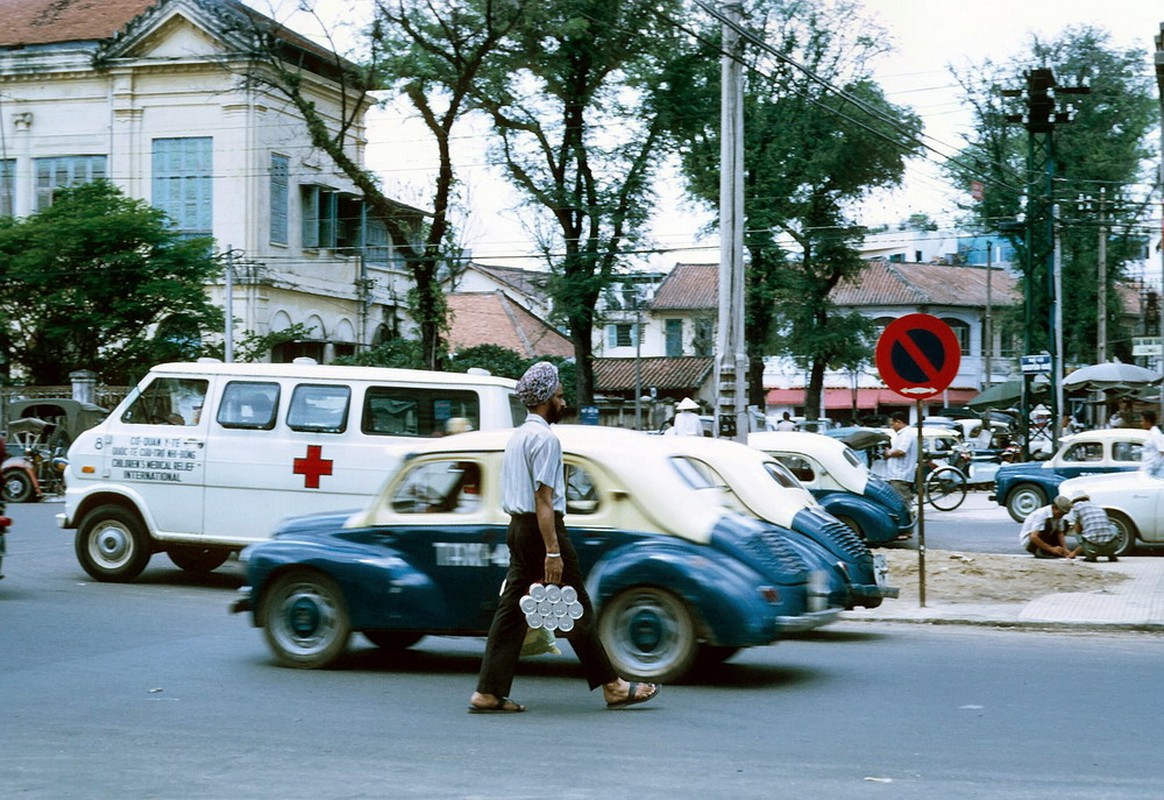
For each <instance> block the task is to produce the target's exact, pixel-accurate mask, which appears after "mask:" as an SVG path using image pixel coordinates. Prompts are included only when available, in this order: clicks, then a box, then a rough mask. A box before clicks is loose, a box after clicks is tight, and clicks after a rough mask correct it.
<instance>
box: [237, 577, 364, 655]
mask: <svg viewBox="0 0 1164 800" xmlns="http://www.w3.org/2000/svg"><path fill="white" fill-rule="evenodd" d="M259 624H260V625H262V626H263V635H264V636H266V638H267V644H268V645H270V647H271V650H272V652H274V654H275V656H276V657H277V658H278V659H279V661H281V662H282V663H283V664H285V665H286V666H288V667H298V668H300V669H318V668H320V667H326V666H327V665H329V664H330V663H331V662H333V661H335V660H336V659H337V658H339V656H340V655H341V654H342V653H343V652H344V650H345V649H346V648H347V646H348V639H349V638H351V635H352V621H351V616H350V615H349V614H348V608H347V603H346V602H344V596H343V593H342V592H341V591H340V588H339V586H337V585H336V582H335V581H333V580H332V579H331V578H329V577H327V576H326V575H323V574H322V573H319V572H315V571H313V570H306V569H301V570H295V571H294V572H288V573H285V574H283V575H280V576H279V577H278V578H275V580H274V582H273V583H272V585H271V587H270V588H269V589H268V590H267V591H266V592H264V593H263V600H262V603H261V605H260V607H259Z"/></svg>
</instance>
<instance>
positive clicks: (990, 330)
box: [983, 241, 994, 389]
mask: <svg viewBox="0 0 1164 800" xmlns="http://www.w3.org/2000/svg"><path fill="white" fill-rule="evenodd" d="M993 262H994V242H990V241H988V242H987V243H986V320H985V322H986V336H985V337H984V339H985V343H986V348H985V350H986V353H985V362H986V363H985V364H984V365H983V366H985V368H986V369H985V372H986V386H984V387H983V388H984V389H989V388H990V385H991V384H992V383H993V380H992V379H993V376H994V372H993V366H992V365H991V363H990V356H991V354H992V353H993V352H994V325H993V320H992V318H991V314H992V309H991V304H990V300H991V298H990V277H991V275H992V273H993V272H994V263H993Z"/></svg>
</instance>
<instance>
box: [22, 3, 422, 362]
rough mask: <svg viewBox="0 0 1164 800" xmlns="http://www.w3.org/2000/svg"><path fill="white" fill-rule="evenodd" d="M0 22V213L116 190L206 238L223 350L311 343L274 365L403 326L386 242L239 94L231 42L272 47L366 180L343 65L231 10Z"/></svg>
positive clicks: (122, 7) (42, 6)
mask: <svg viewBox="0 0 1164 800" xmlns="http://www.w3.org/2000/svg"><path fill="white" fill-rule="evenodd" d="M0 18H2V19H3V20H4V26H3V27H2V28H0V132H2V135H0V213H5V214H11V215H17V216H22V215H27V214H31V213H33V212H35V211H37V210H38V209H41V208H44V207H45V206H46V205H47V204H50V203H51V202H52V196H53V192H54V191H55V190H57V189H59V188H61V187H66V186H71V185H74V184H77V183H81V182H85V181H90V180H95V179H107V180H110V181H112V182H113V183H114V184H116V185H117V186H118V187H120V188H121V189H122V190H123V191H124V192H126V194H128V195H129V196H132V197H136V198H140V199H143V200H146V201H148V202H150V203H151V204H152V205H154V206H155V207H157V208H160V209H162V210H163V211H165V212H166V213H167V214H168V215H169V217H170V218H171V220H172V221H173V223H174V225H175V226H176V228H177V229H178V231H180V232H181V233H182V234H183V235H188V236H212V237H213V238H214V240H215V242H216V247H217V249H218V251H219V252H220V253H221V254H222V262H223V276H222V278H221V280H219V281H217V282H216V283H214V284H213V285H211V286H208V287H207V291H208V292H209V294H210V296H211V298H212V300H214V301H215V302H216V303H219V304H221V305H222V306H223V307H224V308H226V309H228V310H229V312H230V314H231V316H232V317H233V318H234V327H233V331H232V333H233V336H234V337H235V338H238V337H242V336H244V335H246V334H247V333H248V332H251V333H255V334H266V333H271V332H277V331H280V330H285V329H287V328H289V327H291V326H293V325H296V324H300V325H303V326H304V327H305V328H306V329H307V331H308V332H307V333H306V335H305V336H303V337H302V338H301V340H299V341H294V342H289V343H288V344H286V345H283V346H281V347H280V348H278V349H277V350H276V351H275V352H273V353H272V358H273V359H274V360H290V359H291V358H294V357H296V356H301V355H306V356H311V357H314V358H316V359H318V360H321V361H330V360H332V359H333V358H334V357H336V356H337V355H342V354H345V353H350V352H353V351H354V350H356V349H357V348H358V347H361V346H363V345H370V344H374V343H376V342H377V341H379V340H381V339H383V338H387V337H391V336H393V335H396V334H397V333H399V332H400V329H401V327H402V326H405V325H406V324H407V323H406V320H405V317H404V312H403V305H404V302H403V298H404V297H405V295H406V292H407V285H408V279H407V278H408V276H407V274H406V273H405V272H404V270H403V269H402V266H401V264H399V263H398V261H397V259H396V257H395V253H394V252H393V248H392V246H391V244H390V243H389V240H388V236H387V234H386V231H385V230H384V228H383V226H382V225H377V224H374V223H369V222H368V220H366V219H365V215H364V208H363V203H362V201H361V197H360V196H359V193H358V192H356V191H355V190H354V188H353V186H352V184H351V182H350V181H349V180H347V178H346V177H344V176H343V175H342V174H341V173H340V172H339V170H338V169H337V168H336V167H335V165H334V164H333V163H332V161H331V159H330V158H329V157H328V156H326V155H325V154H324V153H322V152H321V151H318V150H316V149H315V148H313V147H312V145H311V141H310V137H309V135H308V132H307V128H306V124H305V122H304V120H303V118H302V116H301V115H300V114H299V113H297V112H296V110H295V108H294V107H293V106H292V105H291V104H290V103H289V102H288V101H287V99H286V98H284V97H282V96H280V95H278V94H277V93H275V92H274V91H273V90H271V89H270V88H269V87H267V86H265V85H264V84H263V83H262V82H261V81H255V80H248V76H251V77H253V75H254V74H255V73H254V70H255V69H257V65H256V64H255V63H253V60H248V56H247V55H246V54H247V53H250V52H252V51H251V50H250V48H251V47H252V46H253V45H252V44H251V43H250V42H249V41H244V39H246V37H247V36H249V35H251V34H256V35H257V34H259V33H264V34H271V35H273V36H274V37H275V38H274V41H276V42H277V43H278V46H279V48H280V53H281V54H282V55H283V57H284V58H285V59H287V60H288V61H290V60H292V59H294V60H295V64H296V67H295V68H296V69H297V70H298V74H299V79H300V81H301V85H302V87H303V89H304V91H305V93H306V95H307V97H308V98H309V99H310V100H311V101H312V102H313V103H314V104H315V107H316V108H317V109H318V111H319V112H320V114H321V115H322V117H323V118H324V120H325V123H326V124H327V125H328V126H330V127H331V128H332V129H333V130H334V129H338V126H339V125H340V124H341V119H346V120H347V122H348V123H350V124H351V128H350V136H349V137H348V140H347V141H348V145H347V147H348V155H349V156H350V157H351V158H352V159H354V160H355V161H356V163H358V164H362V163H363V158H364V152H363V151H364V147H365V143H366V139H365V130H364V122H363V112H364V110H365V109H363V108H357V109H356V110H355V113H354V114H352V115H349V116H347V117H344V108H345V100H346V102H347V104H348V105H347V109H348V111H349V112H350V111H351V106H350V102H351V98H350V97H347V98H345V97H344V96H343V94H342V92H341V84H340V82H339V81H338V80H337V78H338V72H337V70H342V69H343V68H344V64H343V62H342V60H340V59H338V58H337V57H336V56H335V55H334V54H331V53H329V52H327V51H326V50H323V49H322V48H319V47H318V46H316V45H314V44H313V43H311V42H309V41H308V40H306V39H304V38H301V37H299V36H297V35H295V34H294V33H293V32H291V31H288V30H286V29H284V28H281V27H280V26H277V25H276V24H275V23H273V21H271V20H269V19H267V18H266V17H263V16H262V15H260V14H256V13H255V12H254V11H253V10H251V9H249V8H247V7H246V6H243V5H242V4H241V3H238V2H234V0H109V1H108V2H103V3H71V4H68V3H66V4H62V3H60V2H52V1H50V0H0ZM416 214H417V216H418V218H419V214H420V212H416ZM228 270H229V271H230V274H229V280H228V275H227V271H228Z"/></svg>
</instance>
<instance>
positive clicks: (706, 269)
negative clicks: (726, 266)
mask: <svg viewBox="0 0 1164 800" xmlns="http://www.w3.org/2000/svg"><path fill="white" fill-rule="evenodd" d="M697 309H698V310H706V309H713V310H718V309H719V265H717V264H676V265H675V267H674V269H672V270H671V272H670V273H669V274H668V275H667V277H666V278H664V279H663V282H662V283H661V284H659V288H658V289H657V290H656V291H655V299H654V300H652V301H651V311H693V310H697Z"/></svg>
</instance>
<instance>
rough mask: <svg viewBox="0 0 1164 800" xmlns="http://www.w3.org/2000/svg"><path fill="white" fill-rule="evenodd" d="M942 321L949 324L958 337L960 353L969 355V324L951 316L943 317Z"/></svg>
mask: <svg viewBox="0 0 1164 800" xmlns="http://www.w3.org/2000/svg"><path fill="white" fill-rule="evenodd" d="M942 322H944V323H946V324H947V325H949V326H950V329H951V330H952V331H954V335H955V336H957V337H958V347H959V348H960V349H961V351H962V355H964V356H968V355H970V325H969V324H968V323H966V322H963V321H962V320H960V319H954V318H952V317H945V318H943V319H942Z"/></svg>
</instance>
